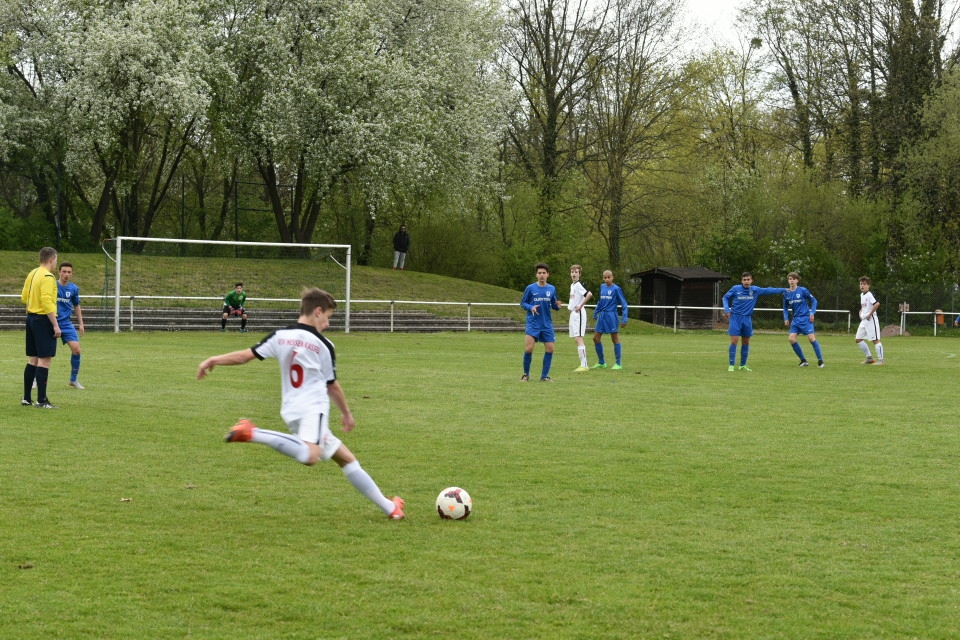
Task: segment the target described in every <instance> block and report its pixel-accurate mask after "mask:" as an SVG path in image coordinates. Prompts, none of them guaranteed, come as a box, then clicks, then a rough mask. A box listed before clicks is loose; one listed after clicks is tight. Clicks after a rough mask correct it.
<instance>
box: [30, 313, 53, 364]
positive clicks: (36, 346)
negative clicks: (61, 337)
mask: <svg viewBox="0 0 960 640" xmlns="http://www.w3.org/2000/svg"><path fill="white" fill-rule="evenodd" d="M55 355H57V336H55V335H53V324H52V323H51V322H50V318H48V317H47V316H45V315H41V314H39V313H28V314H27V357H29V358H52V357H54V356H55Z"/></svg>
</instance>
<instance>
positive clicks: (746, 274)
mask: <svg viewBox="0 0 960 640" xmlns="http://www.w3.org/2000/svg"><path fill="white" fill-rule="evenodd" d="M747 276H750V277H751V278H752V277H753V274H752V273H750V272H749V271H744V272H743V273H741V274H740V279H741V280H743V279H744V278H746V277H747Z"/></svg>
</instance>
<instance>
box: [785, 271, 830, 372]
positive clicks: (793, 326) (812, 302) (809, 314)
mask: <svg viewBox="0 0 960 640" xmlns="http://www.w3.org/2000/svg"><path fill="white" fill-rule="evenodd" d="M787 282H788V283H789V284H790V286H789V288H787V290H786V291H785V292H784V294H783V324H785V325H787V326H789V327H790V346H791V347H793V352H794V353H796V354H797V356H798V357H799V358H800V366H801V367H808V366H810V363H808V362H807V358H806V356H804V355H803V348H801V347H800V345H799V344H797V336H798V335H800V334H803V335H805V336H807V338H809V340H810V344H811V345H812V346H813V351H814V353H816V354H817V366H818V367H820V368H821V369H822V368H823V367H825V366H826V365H824V364H823V352H822V351H821V350H820V343H819V342H817V334H816V331H815V329H814V328H813V321H814V318H815V316H816V315H817V299H816V298H814V297H813V294H812V293H810V290H809V289H807V288H806V287H801V286H799V285H800V274H799V273H797V272H796V271H792V272H790V273H789V274H787ZM791 313H792V314H793V321H791V320H790V315H791Z"/></svg>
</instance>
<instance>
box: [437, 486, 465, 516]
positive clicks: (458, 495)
mask: <svg viewBox="0 0 960 640" xmlns="http://www.w3.org/2000/svg"><path fill="white" fill-rule="evenodd" d="M471 511H473V499H472V498H471V497H470V494H469V493H467V492H466V491H464V490H463V489H461V488H460V487H447V488H446V489H444V490H443V491H441V492H440V495H438V496H437V513H439V514H440V517H441V518H443V519H444V520H464V519H466V517H467V516H469V515H470V512H471Z"/></svg>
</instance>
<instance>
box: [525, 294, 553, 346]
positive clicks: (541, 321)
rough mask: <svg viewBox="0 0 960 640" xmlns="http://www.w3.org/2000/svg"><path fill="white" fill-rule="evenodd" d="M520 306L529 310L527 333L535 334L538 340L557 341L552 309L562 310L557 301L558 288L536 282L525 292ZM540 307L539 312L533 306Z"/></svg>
mask: <svg viewBox="0 0 960 640" xmlns="http://www.w3.org/2000/svg"><path fill="white" fill-rule="evenodd" d="M520 306H521V307H523V308H524V309H526V310H527V335H528V336H533V338H534V340H536V341H537V342H556V341H557V338H556V335H555V334H554V331H553V314H552V313H551V310H553V309H556V310H558V311H559V310H560V303H559V302H558V301H557V288H556V287H554V286H553V285H552V284H547V285H544V286H542V287H541V286H540V285H539V283H536V282H534V283H533V284H531V285H529V286H528V287H527V288H526V290H525V291H524V292H523V300H521V301H520ZM534 307H539V309H538V310H537V313H533V308H534Z"/></svg>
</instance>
